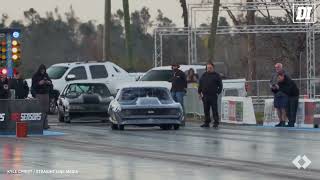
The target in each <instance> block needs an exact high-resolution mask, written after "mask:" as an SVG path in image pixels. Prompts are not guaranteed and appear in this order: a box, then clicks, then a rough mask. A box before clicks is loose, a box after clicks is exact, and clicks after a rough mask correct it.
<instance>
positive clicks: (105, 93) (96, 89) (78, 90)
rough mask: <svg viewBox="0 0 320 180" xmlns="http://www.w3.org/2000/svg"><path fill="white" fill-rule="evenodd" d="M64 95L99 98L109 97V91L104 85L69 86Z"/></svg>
mask: <svg viewBox="0 0 320 180" xmlns="http://www.w3.org/2000/svg"><path fill="white" fill-rule="evenodd" d="M65 94H66V95H67V94H78V95H80V94H98V95H100V96H101V97H109V96H111V94H110V91H109V90H108V88H107V87H106V85H104V84H71V85H70V86H69V87H68V89H67V90H66V93H65Z"/></svg>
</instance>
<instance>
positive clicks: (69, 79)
mask: <svg viewBox="0 0 320 180" xmlns="http://www.w3.org/2000/svg"><path fill="white" fill-rule="evenodd" d="M75 79H76V75H74V74H68V75H67V77H66V81H72V80H75Z"/></svg>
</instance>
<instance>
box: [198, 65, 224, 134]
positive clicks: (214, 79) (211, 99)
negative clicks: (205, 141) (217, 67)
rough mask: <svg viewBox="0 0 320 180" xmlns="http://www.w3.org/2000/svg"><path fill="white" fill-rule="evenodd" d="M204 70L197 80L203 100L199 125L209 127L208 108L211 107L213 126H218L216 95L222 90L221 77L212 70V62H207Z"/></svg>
mask: <svg viewBox="0 0 320 180" xmlns="http://www.w3.org/2000/svg"><path fill="white" fill-rule="evenodd" d="M206 71H207V72H205V73H204V74H203V75H202V77H201V78H200V81H199V88H198V93H199V97H200V98H201V99H202V102H203V109H204V115H205V121H204V124H203V125H201V127H210V125H209V124H210V122H211V118H210V108H211V109H212V113H213V119H214V124H213V127H214V128H218V126H219V113H218V95H219V94H220V93H221V92H222V89H223V85H222V79H221V77H220V75H219V74H218V73H216V72H215V71H214V64H213V63H211V62H209V63H208V64H207V66H206Z"/></svg>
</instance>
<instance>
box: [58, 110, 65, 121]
mask: <svg viewBox="0 0 320 180" xmlns="http://www.w3.org/2000/svg"><path fill="white" fill-rule="evenodd" d="M58 119H59V122H64V114H63V113H62V112H61V111H59V110H58Z"/></svg>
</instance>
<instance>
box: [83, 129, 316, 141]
mask: <svg viewBox="0 0 320 180" xmlns="http://www.w3.org/2000/svg"><path fill="white" fill-rule="evenodd" d="M89 127H92V129H96V128H97V130H101V128H99V129H98V126H89ZM106 127H107V126H106ZM135 130H136V132H144V130H140V131H139V129H134V130H131V131H130V129H129V130H127V131H126V132H133V131H135ZM181 130H182V131H181ZM181 130H179V131H174V132H177V133H176V134H177V135H178V134H181V135H190V134H182V133H184V132H185V131H183V130H188V131H193V132H200V134H197V135H195V136H197V137H207V134H205V133H204V132H208V131H207V130H210V132H213V133H212V134H218V135H243V136H252V137H262V139H265V137H266V136H267V137H268V138H275V139H277V140H279V139H284V140H286V141H287V140H288V139H289V140H302V141H313V142H319V143H320V140H319V139H313V138H312V139H311V138H303V137H292V136H286V137H284V136H281V135H279V136H277V135H274V133H289V134H294V135H297V134H298V135H306V134H305V133H301V132H300V133H296V132H292V131H286V132H279V131H267V132H263V133H271V132H273V134H248V133H237V132H226V131H225V130H232V131H242V132H243V131H248V130H247V129H229V128H224V127H223V128H222V129H219V130H212V129H199V128H197V129H194V128H190V127H187V128H183V129H181ZM285 130H287V129H285ZM150 131H151V130H150ZM160 131H161V130H157V129H156V130H155V131H153V132H160ZM250 131H251V132H258V133H259V130H258V129H257V130H250ZM180 132H182V133H180ZM158 134H159V133H158ZM169 134H172V133H169ZM202 134H203V135H202ZM307 135H310V136H311V137H314V136H312V135H313V134H309V133H308V134H307ZM317 135H318V134H317ZM208 137H210V138H216V137H215V136H208ZM230 140H234V139H233V138H231V139H230ZM239 140H242V141H246V140H243V139H239Z"/></svg>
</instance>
